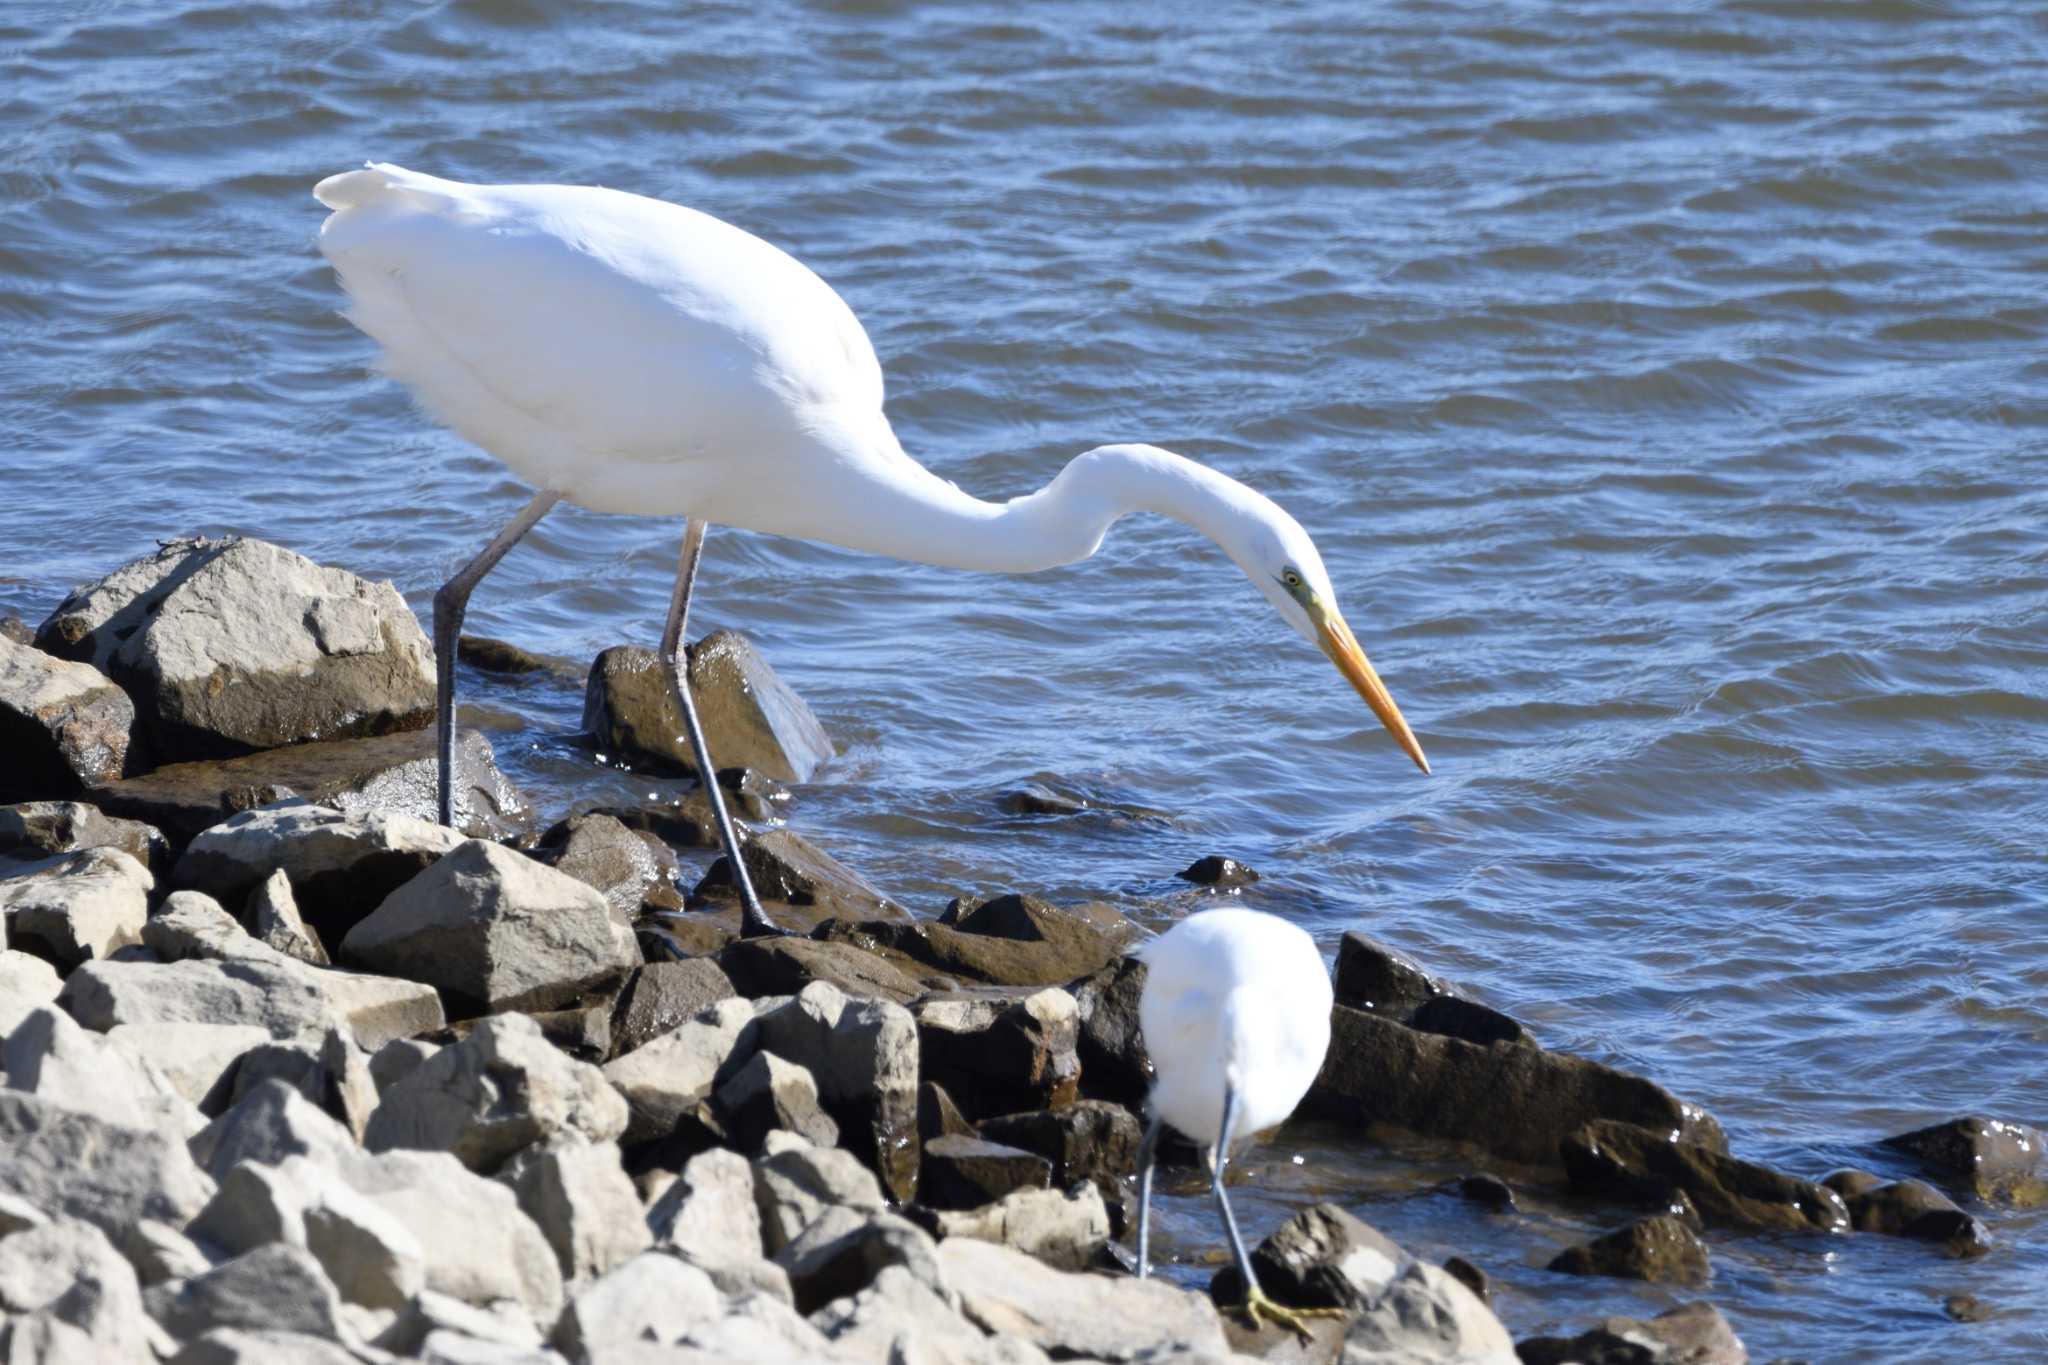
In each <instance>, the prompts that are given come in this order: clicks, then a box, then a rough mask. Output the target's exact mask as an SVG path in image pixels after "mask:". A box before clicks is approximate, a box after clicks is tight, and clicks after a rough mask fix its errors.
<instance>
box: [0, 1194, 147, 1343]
mask: <svg viewBox="0 0 2048 1365" xmlns="http://www.w3.org/2000/svg"><path fill="white" fill-rule="evenodd" d="M30 1313H46V1314H48V1315H49V1316H50V1317H52V1318H55V1319H56V1320H57V1321H59V1322H63V1323H66V1324H68V1325H69V1326H72V1327H75V1328H77V1329H78V1330H79V1331H81V1332H83V1333H84V1334H85V1336H86V1337H87V1339H88V1340H89V1341H90V1342H91V1345H92V1347H93V1349H94V1353H95V1354H96V1355H97V1356H98V1357H99V1358H100V1359H104V1360H111V1361H146V1360H149V1359H151V1350H150V1345H151V1337H152V1335H153V1333H152V1328H151V1325H150V1322H149V1319H148V1318H147V1317H146V1316H144V1314H143V1310H142V1286H141V1285H140V1284H139V1283H137V1281H136V1278H135V1271H134V1268H133V1267H131V1266H130V1265H129V1264H128V1262H127V1260H126V1259H124V1258H123V1257H122V1255H121V1253H120V1252H118V1251H116V1250H115V1249H114V1245H113V1243H111V1242H109V1241H108V1240H107V1238H106V1234H105V1233H103V1232H101V1231H100V1230H99V1229H98V1228H96V1227H94V1226H93V1225H92V1224H91V1223H86V1222H81V1221H78V1220H76V1219H70V1218H60V1219H57V1220H56V1221H54V1222H49V1223H45V1224H43V1225H42V1226H40V1227H36V1228H31V1229H29V1230H27V1231H25V1232H18V1233H15V1234H13V1235H12V1236H9V1237H5V1238H0V1315H5V1314H30ZM8 1358H9V1360H10V1361H11V1360H15V1359H19V1358H20V1357H18V1356H14V1355H12V1354H10V1355H9V1357H8Z"/></svg>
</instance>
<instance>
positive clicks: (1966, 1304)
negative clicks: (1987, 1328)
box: [1941, 1294, 1991, 1322]
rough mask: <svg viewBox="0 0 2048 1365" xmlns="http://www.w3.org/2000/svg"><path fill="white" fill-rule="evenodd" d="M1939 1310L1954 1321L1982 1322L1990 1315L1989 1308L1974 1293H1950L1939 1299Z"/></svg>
mask: <svg viewBox="0 0 2048 1365" xmlns="http://www.w3.org/2000/svg"><path fill="white" fill-rule="evenodd" d="M1941 1311H1942V1312H1944V1313H1946V1314H1948V1316H1949V1318H1950V1320H1952V1321H1954V1322H1982V1321H1984V1319H1986V1318H1988V1317H1990V1316H1991V1309H1990V1307H1989V1306H1988V1305H1986V1304H1985V1303H1983V1302H1982V1301H1981V1300H1980V1299H1978V1297H1977V1296H1976V1295H1975V1294H1950V1295H1949V1296H1948V1297H1947V1298H1945V1299H1943V1300H1942V1301H1941Z"/></svg>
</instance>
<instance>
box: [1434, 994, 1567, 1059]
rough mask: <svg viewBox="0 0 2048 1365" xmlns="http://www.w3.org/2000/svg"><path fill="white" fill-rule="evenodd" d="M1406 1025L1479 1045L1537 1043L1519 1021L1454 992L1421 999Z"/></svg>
mask: <svg viewBox="0 0 2048 1365" xmlns="http://www.w3.org/2000/svg"><path fill="white" fill-rule="evenodd" d="M1408 1027H1410V1028H1413V1029H1420V1030H1422V1031H1423V1032H1424V1033H1441V1034H1442V1035H1443V1036H1444V1037H1446V1038H1462V1039H1464V1040H1465V1041H1466V1042H1468V1043H1477V1044H1479V1045H1480V1046H1481V1047H1485V1046H1486V1045H1488V1044H1489V1043H1521V1044H1525V1045H1527V1046H1529V1047H1536V1046H1538V1044H1537V1042H1536V1038H1535V1035H1534V1034H1532V1033H1530V1032H1529V1030H1528V1029H1526V1028H1524V1027H1522V1024H1521V1021H1520V1020H1517V1019H1513V1018H1510V1017H1509V1016H1508V1015H1505V1014H1503V1013H1501V1012H1500V1011H1499V1010H1497V1009H1494V1008H1493V1007H1491V1006H1489V1005H1482V1004H1480V1003H1479V1002H1478V1001H1476V1000H1467V999H1465V998H1464V997H1463V996H1457V995H1439V996H1437V997H1435V998H1434V999H1430V1000H1425V1001H1423V1002H1422V1003H1421V1004H1420V1005H1417V1006H1416V1007H1415V1012H1414V1013H1413V1014H1411V1015H1410V1016H1409V1017H1408Z"/></svg>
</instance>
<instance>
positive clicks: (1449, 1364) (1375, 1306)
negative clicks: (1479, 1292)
mask: <svg viewBox="0 0 2048 1365" xmlns="http://www.w3.org/2000/svg"><path fill="white" fill-rule="evenodd" d="M1340 1359H1341V1360H1342V1362H1343V1365H1429V1363H1430V1362H1439V1361H1440V1362H1442V1363H1443V1365H1518V1362H1517V1360H1516V1356H1515V1342H1514V1339H1513V1338H1512V1337H1510V1336H1509V1335H1508V1331H1507V1328H1505V1327H1503V1326H1501V1323H1500V1319H1499V1318H1497V1317H1495V1316H1494V1315H1493V1310H1492V1309H1490V1308H1488V1307H1487V1306H1486V1305H1485V1304H1483V1303H1481V1302H1480V1301H1479V1298H1478V1296H1476V1295H1475V1294H1473V1292H1472V1291H1471V1290H1470V1289H1467V1288H1466V1287H1465V1286H1464V1285H1463V1284H1462V1283H1460V1282H1459V1280H1458V1279H1457V1278H1456V1277H1455V1276H1452V1275H1450V1274H1448V1273H1447V1272H1445V1271H1443V1270H1441V1269H1439V1268H1438V1267H1436V1266H1433V1265H1430V1264H1428V1263H1426V1262H1423V1261H1416V1262H1414V1263H1412V1264H1410V1265H1409V1266H1408V1267H1407V1268H1406V1269H1404V1270H1403V1271H1402V1272H1401V1273H1400V1274H1399V1275H1397V1276H1395V1277H1394V1280H1393V1282H1392V1283H1391V1284H1389V1285H1388V1286H1387V1289H1386V1292H1385V1293H1383V1294H1381V1295H1380V1296H1379V1297H1378V1298H1377V1299H1376V1300H1375V1301H1374V1302H1373V1303H1372V1304H1371V1305H1370V1306H1369V1307H1367V1308H1365V1309H1364V1311H1362V1312H1361V1313H1360V1314H1359V1315H1358V1316H1357V1317H1355V1318H1353V1319H1352V1321H1351V1325H1350V1327H1349V1329H1347V1330H1346V1332H1345V1334H1344V1353H1343V1355H1342V1356H1341V1357H1340ZM1523 1359H1525V1360H1526V1359H1527V1357H1523Z"/></svg>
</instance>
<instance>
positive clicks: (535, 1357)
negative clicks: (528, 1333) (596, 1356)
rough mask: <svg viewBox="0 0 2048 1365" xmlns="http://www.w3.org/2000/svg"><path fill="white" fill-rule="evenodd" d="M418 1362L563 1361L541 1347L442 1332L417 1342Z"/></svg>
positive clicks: (536, 1364) (496, 1364) (558, 1364)
mask: <svg viewBox="0 0 2048 1365" xmlns="http://www.w3.org/2000/svg"><path fill="white" fill-rule="evenodd" d="M420 1365H565V1362H564V1359H563V1357H562V1356H561V1355H559V1354H557V1353H556V1352H554V1351H551V1350H548V1349H546V1348H544V1347H536V1348H534V1349H532V1350H527V1349H524V1348H522V1347H517V1346H506V1345H504V1344H502V1343H500V1342H495V1341H478V1340H476V1339H475V1338H474V1337H466V1336H462V1335H461V1334H459V1333H456V1332H445V1331H443V1332H434V1333H431V1334H430V1335H429V1336H428V1337H427V1339H426V1340H425V1341H423V1342H421V1343H420Z"/></svg>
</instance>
